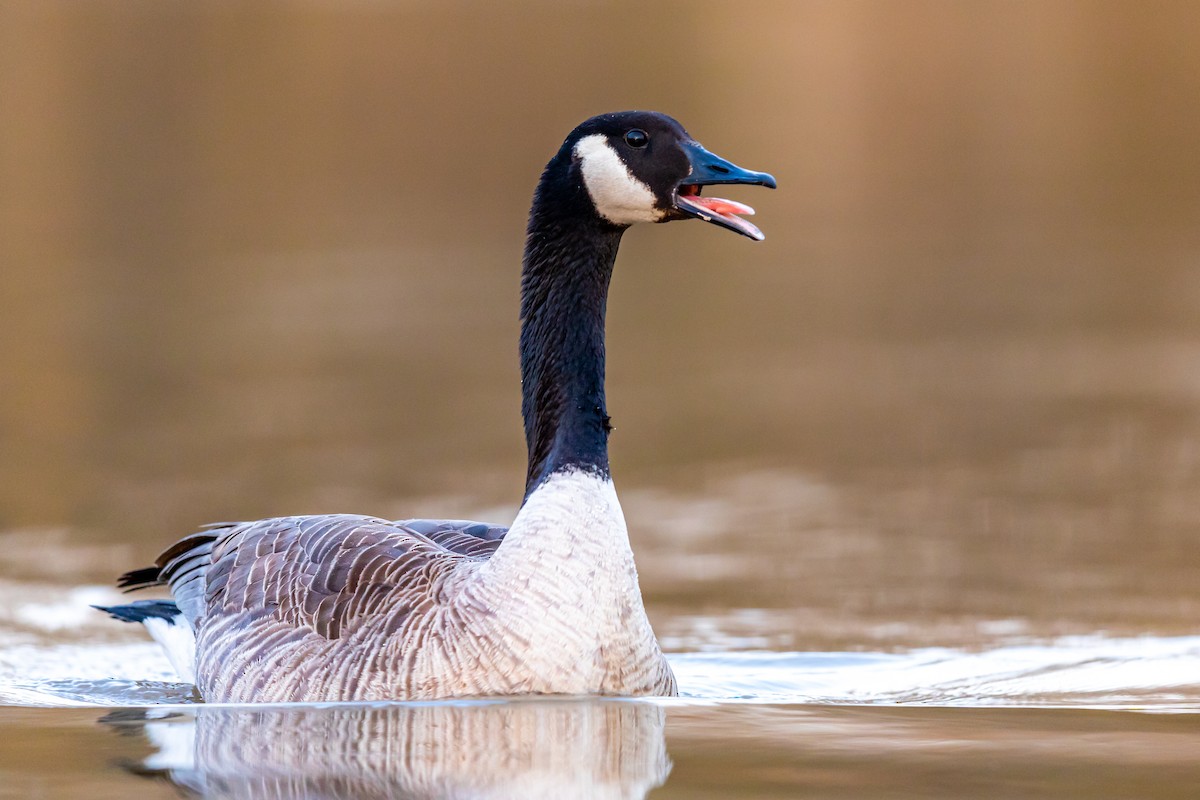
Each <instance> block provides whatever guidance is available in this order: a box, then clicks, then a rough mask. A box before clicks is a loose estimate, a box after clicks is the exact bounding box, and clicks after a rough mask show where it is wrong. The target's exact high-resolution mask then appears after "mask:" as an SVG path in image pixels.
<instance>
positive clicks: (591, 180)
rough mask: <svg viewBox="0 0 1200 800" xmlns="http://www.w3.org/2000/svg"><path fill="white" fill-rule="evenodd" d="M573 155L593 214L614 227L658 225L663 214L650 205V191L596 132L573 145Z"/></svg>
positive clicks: (651, 198) (652, 204) (651, 203)
mask: <svg viewBox="0 0 1200 800" xmlns="http://www.w3.org/2000/svg"><path fill="white" fill-rule="evenodd" d="M575 155H576V157H578V158H579V168H580V171H581V172H582V173H583V185H584V186H586V187H587V190H588V194H589V195H590V196H591V198H592V204H593V205H595V206H596V211H598V212H599V213H600V216H602V217H604V218H605V219H606V220H608V221H609V222H611V223H613V224H614V225H633V224H634V223H636V222H658V221H659V220H660V219H662V217H663V213H664V212H663V211H662V210H661V209H659V208H656V207H655V205H654V192H652V191H650V187H649V186H647V185H646V184H644V183H642V182H641V181H639V180H638V179H637V178H635V177H633V175H631V174H630V172H629V168H628V167H626V166H625V164H624V162H622V161H621V157H620V156H618V155H617V152H616V151H615V150H613V149H612V147H611V146H610V145H609V144H608V141H607V140H606V139H605V137H603V136H601V135H600V134H598V133H594V134H592V135H591V136H585V137H583V138H582V139H580V140H579V141H578V142H577V143H576V144H575Z"/></svg>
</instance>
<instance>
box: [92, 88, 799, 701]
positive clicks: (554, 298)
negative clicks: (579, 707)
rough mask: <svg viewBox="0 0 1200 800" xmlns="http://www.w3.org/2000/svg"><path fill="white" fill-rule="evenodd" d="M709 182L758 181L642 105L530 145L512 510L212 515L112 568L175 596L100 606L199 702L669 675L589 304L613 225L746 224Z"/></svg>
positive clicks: (606, 268)
mask: <svg viewBox="0 0 1200 800" xmlns="http://www.w3.org/2000/svg"><path fill="white" fill-rule="evenodd" d="M723 183H745V184H756V185H760V186H767V187H770V188H774V187H775V179H774V178H772V177H771V176H770V175H768V174H766V173H763V172H750V171H748V170H744V169H741V168H740V167H737V166H735V165H733V164H731V163H729V162H728V161H725V160H724V159H722V158H719V157H717V156H715V155H713V154H712V153H709V152H708V151H707V150H705V149H704V148H703V147H701V146H700V145H699V144H698V143H697V142H696V141H695V140H694V139H692V137H691V136H689V135H688V133H687V132H686V131H685V130H684V129H683V127H682V126H681V125H680V124H679V123H678V122H676V121H675V120H674V119H672V118H670V117H668V116H666V115H664V114H658V113H653V112H643V111H627V112H621V113H616V114H602V115H600V116H597V117H592V118H591V119H589V120H587V121H586V122H584V123H583V124H581V125H580V126H579V127H577V128H576V129H575V130H574V131H572V132H571V134H570V135H569V136H568V137H567V138H566V140H565V141H564V142H563V144H562V147H561V148H559V150H558V153H557V154H556V155H555V156H554V157H553V158H552V159H551V160H550V163H549V164H547V165H546V169H545V171H544V172H543V173H542V177H541V181H540V182H539V183H538V186H537V190H536V191H535V192H534V196H533V208H532V210H531V211H530V214H529V225H528V229H527V236H526V244H525V256H524V269H523V272H522V277H521V339H520V355H521V377H522V381H523V383H522V391H523V400H522V404H521V412H522V415H523V416H524V419H525V439H526V444H527V446H528V450H529V468H528V472H527V474H526V483H525V499H524V502H523V504H522V506H521V509H520V511H519V512H518V514H517V517H516V519H515V520H514V522H513V524H512V527H511V528H509V529H507V530H505V529H504V528H502V527H497V526H494V525H487V524H483V523H476V522H466V521H460V520H450V521H437V520H402V521H398V522H390V521H388V520H383V519H376V518H374V517H363V516H352V515H348V514H329V515H321V516H308V517H281V518H276V519H266V520H258V521H255V522H238V523H221V524H217V525H211V526H209V527H208V528H207V529H205V530H203V531H202V532H199V533H195V534H192V535H191V536H188V537H185V538H183V539H181V540H180V541H178V542H176V543H175V544H174V545H172V546H171V547H169V548H168V549H167V550H166V551H165V552H163V553H162V555H160V556H159V557H158V560H157V562H156V566H153V567H147V568H145V569H139V570H134V571H132V572H129V573H127V574H125V575H124V576H122V578H121V581H120V583H119V585H120V586H122V587H125V588H127V589H130V590H133V589H140V588H142V587H146V586H158V585H166V586H168V587H169V588H170V591H171V594H172V595H173V596H174V603H171V602H165V601H142V602H139V603H134V604H132V605H127V606H116V607H111V608H103V609H101V610H104V611H107V612H109V613H110V614H112V615H113V616H114V617H117V618H118V619H124V620H128V621H138V622H144V623H145V624H146V626H147V628H148V629H149V631H150V633H151V634H152V635H154V636H155V638H156V639H158V640H159V641H160V642H161V643H163V645H164V647H165V648H166V649H167V650H168V655H169V657H170V658H171V659H172V663H173V664H174V665H175V667H176V669H177V670H178V671H179V672H180V675H181V677H183V678H184V679H186V680H189V681H192V682H194V683H195V684H196V686H197V687H198V688H199V690H200V693H201V695H202V696H203V697H204V698H205V699H206V700H207V701H209V702H287V701H334V700H384V699H397V700H412V699H433V698H445V697H460V696H471V695H514V694H607V695H673V694H675V693H676V686H675V677H674V675H673V674H672V672H671V668H670V666H669V665H668V664H667V661H666V659H665V658H664V657H663V654H662V651H661V649H659V646H658V642H657V640H656V639H655V638H654V632H653V631H652V630H651V629H650V622H649V620H648V619H647V617H646V611H645V608H644V606H643V604H642V595H641V590H640V589H639V587H638V578H637V570H636V568H635V566H634V561H633V552H632V550H631V549H630V546H629V536H628V533H627V531H626V527H625V518H624V516H623V514H622V513H621V506H620V504H619V502H618V501H617V496H616V493H615V492H614V491H613V485H612V480H611V477H610V474H609V465H608V434H609V431H610V430H611V427H610V425H609V417H608V414H607V410H606V407H605V403H604V313H605V304H606V301H607V296H608V286H609V279H610V278H611V276H612V268H613V262H614V261H615V260H616V256H617V247H618V245H619V244H620V242H621V235H622V234H623V233H624V232H625V230H626V228H628V227H629V226H630V225H633V224H635V223H638V222H668V221H671V220H678V219H689V218H692V217H696V218H699V219H703V220H705V221H706V222H711V223H714V224H716V225H719V226H721V227H724V228H728V229H730V230H733V231H736V232H737V233H740V234H742V235H744V236H748V237H749V238H751V239H755V240H761V239H762V238H763V236H762V233H761V232H760V231H759V230H758V228H756V227H754V226H753V225H752V224H750V223H749V222H747V221H745V220H743V219H742V218H741V217H739V216H738V215H739V214H752V213H753V210H752V209H751V208H749V207H748V206H744V205H742V204H740V203H736V202H733V201H731V200H723V199H720V198H715V197H703V196H701V194H700V192H701V189H702V187H704V186H709V185H712V184H723Z"/></svg>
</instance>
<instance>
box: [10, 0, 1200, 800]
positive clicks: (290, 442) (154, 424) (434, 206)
mask: <svg viewBox="0 0 1200 800" xmlns="http://www.w3.org/2000/svg"><path fill="white" fill-rule="evenodd" d="M631 19H636V24H633V23H631V22H630V20H631ZM1197 25H1200V12H1198V11H1197V9H1196V8H1195V7H1194V4H1191V3H1187V2H1170V1H1169V0H1168V1H1166V2H1160V3H1155V4H1154V9H1153V13H1147V12H1146V11H1145V10H1144V9H1143V8H1142V7H1140V6H1134V5H1130V4H1126V5H1122V4H1110V3H1094V2H1069V1H1068V2H1056V3H1043V2H1033V1H1032V0H1030V2H995V3H992V2H978V3H972V4H947V3H941V2H936V1H933V0H931V1H930V2H912V3H905V4H903V5H898V4H894V3H873V2H828V3H827V2H780V3H769V2H764V3H742V4H737V5H728V4H727V5H712V4H699V5H698V4H695V3H682V2H681V3H675V2H661V3H655V4H644V3H641V4H622V3H577V4H570V5H561V4H560V5H555V6H554V7H553V9H551V7H550V6H549V5H547V4H542V3H536V2H528V3H510V4H504V7H503V8H501V7H500V6H493V5H486V4H480V3H472V2H461V3H447V4H423V3H419V2H413V3H395V4H393V3H378V2H361V3H355V4H349V5H345V4H326V3H322V2H309V3H298V4H291V5H288V6H277V7H270V8H267V7H260V8H256V9H249V8H241V7H238V6H237V5H236V4H206V5H192V6H185V5H177V6H163V5H155V4H138V3H133V4H130V3H110V2H91V3H88V4H54V3H24V4H22V3H8V4H0V99H2V100H3V103H0V105H2V107H3V108H4V109H5V111H4V125H3V126H0V230H2V231H3V235H2V236H0V382H2V383H0V726H2V728H3V732H4V736H3V738H2V741H0V796H5V797H9V796H11V797H14V798H29V797H45V798H55V797H88V798H106V797H114V798H115V797H120V798H127V797H129V796H137V797H174V796H177V792H178V791H180V790H182V791H187V792H199V793H201V794H207V795H210V796H231V797H268V798H270V797H296V796H308V797H376V796H378V797H384V796H415V797H425V796H448V797H462V796H468V797H488V796H491V797H511V796H540V795H546V796H555V797H573V796H580V797H587V796H598V797H604V796H612V797H641V796H644V795H646V794H647V793H651V794H652V795H653V796H654V797H656V798H658V797H672V796H679V797H689V798H691V797H701V798H703V797H710V796H711V797H718V796H719V797H784V796H786V797H794V796H797V795H802V794H811V795H819V796H823V797H840V796H846V797H862V796H883V797H895V798H917V797H921V798H925V797H942V796H945V797H956V798H960V797H973V796H978V797H988V798H996V797H1023V798H1024V797H1042V796H1045V797H1073V796H1080V797H1083V796H1086V797H1089V798H1096V797H1100V798H1109V797H1111V798H1126V797H1139V798H1174V797H1183V796H1188V797H1190V796H1193V795H1194V794H1195V791H1194V788H1195V786H1196V785H1197V782H1198V780H1197V779H1198V778H1200V767H1197V765H1196V759H1195V754H1196V753H1197V752H1200V670H1198V669H1197V667H1198V666H1200V664H1197V661H1198V659H1200V630H1198V628H1197V619H1200V596H1198V595H1197V593H1196V589H1195V587H1196V586H1197V577H1198V576H1197V565H1198V562H1197V559H1196V556H1195V553H1196V541H1197V531H1198V530H1200V377H1198V376H1200V371H1198V370H1197V364H1200V323H1198V320H1200V317H1198V316H1197V314H1196V313H1195V309H1196V307H1197V305H1200V280H1198V279H1197V272H1196V265H1197V262H1198V258H1200V256H1198V254H1200V233H1198V232H1200V228H1197V226H1196V224H1195V221H1196V219H1198V218H1200V159H1198V158H1197V152H1198V151H1197V149H1196V147H1195V142H1196V141H1197V140H1200V107H1197V105H1196V104H1195V103H1194V102H1193V98H1195V97H1196V96H1197V93H1200V55H1198V54H1200V50H1197V48H1195V46H1194V41H1193V39H1194V37H1192V36H1190V35H1189V32H1191V31H1194V30H1196V27H1197ZM634 106H641V107H652V108H660V109H663V110H665V111H668V112H670V113H673V114H675V115H676V116H678V117H679V118H680V119H681V120H682V121H683V122H684V123H685V124H686V125H687V127H688V128H689V129H690V130H691V131H692V132H693V133H694V134H696V136H697V137H698V138H699V139H700V140H701V141H702V142H703V143H705V144H706V145H707V146H709V147H710V148H711V149H713V150H714V151H715V152H718V153H721V154H722V155H725V156H728V157H729V158H731V159H733V160H734V161H735V162H737V163H739V164H743V165H744V166H747V167H750V168H755V169H765V170H769V171H771V172H773V173H774V174H775V175H776V176H777V177H778V178H779V181H780V186H781V188H780V190H779V191H778V192H774V193H770V192H765V191H757V192H754V191H752V190H749V189H747V190H745V191H739V192H737V193H736V194H735V195H734V196H735V197H736V199H739V200H745V201H747V202H749V203H750V204H751V205H754V206H755V207H756V208H757V209H758V212H759V215H758V217H756V221H757V222H758V223H759V224H760V225H761V227H762V228H763V230H764V232H765V233H766V236H767V240H766V242H764V243H763V244H761V245H756V244H752V243H749V242H747V241H744V240H741V239H738V238H737V237H734V236H732V235H729V234H726V233H722V232H720V231H716V230H713V229H711V228H707V227H705V226H701V225H700V224H699V223H689V224H687V225H684V224H672V225H666V226H655V227H654V228H652V229H647V230H634V231H631V232H630V233H629V234H628V235H627V237H626V241H625V244H624V246H623V249H622V255H621V258H620V260H619V262H618V265H617V271H616V277H615V283H614V286H613V293H612V298H611V304H610V309H609V329H610V340H609V375H608V377H609V398H608V399H609V406H610V411H611V413H612V414H613V415H614V421H615V425H616V432H615V435H614V439H613V453H612V458H613V469H614V474H615V476H616V481H617V486H618V489H619V492H620V497H621V500H622V504H623V506H624V508H625V512H626V516H627V518H628V520H629V524H630V531H631V538H632V540H633V545H634V549H635V552H636V555H637V559H638V565H639V570H640V576H641V583H642V588H643V592H644V594H645V597H646V603H647V610H648V612H649V614H650V616H651V619H652V622H653V624H654V627H655V630H656V631H657V632H658V634H659V637H660V639H661V640H662V642H663V645H664V647H665V648H666V650H667V651H668V653H669V657H670V659H671V661H672V663H673V665H674V666H675V668H676V671H677V673H678V675H679V678H680V683H681V687H682V689H683V696H682V697H680V698H678V699H673V700H669V701H654V702H650V701H627V700H626V701H621V700H603V701H601V700H588V699H556V700H542V701H531V700H521V701H507V702H462V703H433V704H393V705H387V704H384V705H378V706H369V707H362V706H320V707H277V708H270V709H246V708H235V707H210V706H204V705H202V704H198V703H197V702H196V700H195V698H194V697H193V695H192V692H191V690H190V687H187V686H184V685H180V684H177V683H174V682H173V681H172V677H171V675H170V673H169V670H168V666H167V664H166V662H165V660H164V659H163V658H162V656H161V655H160V654H158V653H157V651H156V650H155V649H154V648H153V647H152V646H151V645H150V644H149V642H148V641H147V640H146V639H145V638H144V637H143V636H142V635H141V634H140V632H139V631H137V630H136V629H134V628H133V627H132V626H123V625H121V624H119V623H116V622H114V621H111V620H108V619H106V618H104V617H103V616H102V615H100V614H99V613H97V612H94V611H92V610H91V609H90V608H89V605H90V604H93V603H99V604H106V603H113V602H118V601H119V600H120V598H121V596H120V595H118V594H117V593H116V592H115V591H114V590H113V589H112V588H111V586H112V580H113V578H114V576H115V575H117V574H119V573H120V572H122V571H124V570H125V569H128V568H131V567H136V566H139V565H141V564H144V563H148V561H149V560H150V559H152V558H153V556H154V555H155V554H156V553H157V552H158V550H159V549H160V548H161V547H162V546H163V545H164V544H165V543H167V542H169V541H171V540H173V539H174V538H176V537H178V536H180V535H183V534H186V533H188V532H190V531H192V530H194V529H195V528H196V526H198V525H200V524H203V523H205V522H210V521H215V520H225V519H253V518H258V517H263V516H270V515H278V514H291V513H319V512H331V511H348V512H362V513H371V514H376V515H380V516H385V517H392V518H404V517H412V516H442V517H455V518H459V517H474V518H479V519H486V520H492V521H496V522H505V521H508V520H511V518H512V515H513V513H514V511H515V508H514V504H515V502H517V500H518V499H519V496H520V492H521V488H522V487H521V483H522V476H523V463H522V460H523V459H522V453H523V450H522V443H521V433H520V424H519V416H518V406H519V385H518V383H517V376H516V355H515V340H516V333H517V323H516V303H517V277H518V261H519V255H520V248H521V231H522V227H523V223H524V214H525V212H526V209H527V203H528V199H529V194H530V192H531V190H532V186H533V183H534V180H535V177H536V175H537V172H538V170H540V168H541V166H542V164H543V163H544V162H545V159H546V158H547V156H548V155H549V154H550V152H551V151H552V150H553V149H554V148H555V147H556V146H557V144H558V142H559V141H560V138H561V136H562V135H563V134H565V133H566V131H567V130H569V129H570V128H571V127H572V126H573V125H574V124H575V123H576V122H578V121H579V120H580V119H582V118H583V117H585V116H587V115H590V114H592V113H595V112H597V111H601V110H609V109H615V108H623V107H634Z"/></svg>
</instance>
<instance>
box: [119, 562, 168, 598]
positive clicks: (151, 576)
mask: <svg viewBox="0 0 1200 800" xmlns="http://www.w3.org/2000/svg"><path fill="white" fill-rule="evenodd" d="M158 573H159V568H158V567H142V568H141V569H134V570H130V571H129V572H126V573H125V574H124V575H122V576H121V577H120V578H118V579H117V588H118V589H124V590H125V591H127V592H136V591H137V590H138V589H145V588H146V587H148V586H158V585H160V584H161V581H160V580H159V579H158Z"/></svg>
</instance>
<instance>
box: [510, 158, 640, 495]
mask: <svg viewBox="0 0 1200 800" xmlns="http://www.w3.org/2000/svg"><path fill="white" fill-rule="evenodd" d="M553 168H554V164H553V162H552V163H551V166H550V168H548V170H547V174H548V175H549V174H551V170H553ZM623 231H624V229H623V228H619V227H616V226H613V225H610V224H608V223H606V222H604V221H603V220H601V219H599V218H598V217H597V216H596V215H595V213H594V212H593V211H592V209H591V204H590V203H589V202H588V200H587V199H586V198H585V197H581V196H580V193H579V192H568V191H563V190H561V189H560V190H557V191H556V189H555V187H554V186H553V185H552V183H551V182H549V181H548V180H547V178H546V177H545V176H544V177H543V180H542V184H541V185H540V186H539V187H538V192H537V194H536V195H535V200H534V206H533V210H532V212H531V213H530V217H529V229H528V236H527V239H526V245H525V262H524V271H523V273H522V276H521V381H522V402H521V413H522V415H523V416H524V417H525V443H526V445H527V446H528V448H529V468H528V472H527V473H526V479H525V495H526V497H528V496H529V494H530V493H531V492H532V491H533V490H534V489H535V488H536V487H537V486H538V484H540V483H541V482H542V480H544V479H545V478H546V477H547V476H549V475H551V474H553V473H555V472H558V471H560V470H562V469H564V468H567V467H578V468H580V469H584V470H589V471H593V472H596V473H598V474H601V475H604V476H607V475H608V432H609V430H610V426H609V422H608V414H607V411H606V408H605V404H604V312H605V306H606V303H607V300H608V285H609V280H610V279H611V277H612V268H613V262H614V261H615V260H616V257H617V247H618V246H619V245H620V243H621V234H622V232H623Z"/></svg>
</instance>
